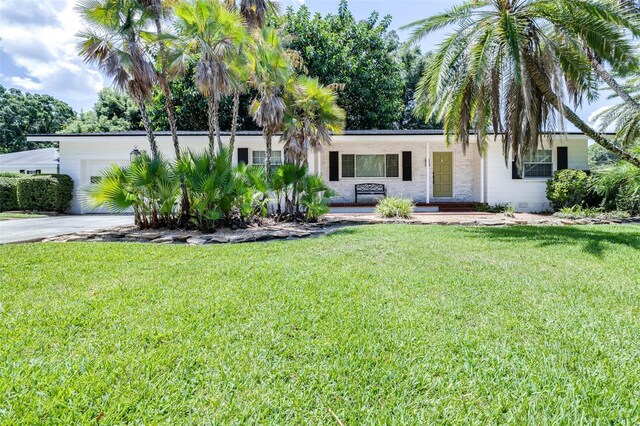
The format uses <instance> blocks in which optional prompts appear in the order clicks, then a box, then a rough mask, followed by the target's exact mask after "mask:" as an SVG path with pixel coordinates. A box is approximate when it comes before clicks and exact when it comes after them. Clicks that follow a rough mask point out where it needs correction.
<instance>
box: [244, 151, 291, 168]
mask: <svg viewBox="0 0 640 426" xmlns="http://www.w3.org/2000/svg"><path fill="white" fill-rule="evenodd" d="M259 152H261V153H264V156H265V157H264V158H265V160H264V161H266V158H267V157H266V155H267V151H266V150H263V149H262V150H261V149H255V150H251V165H252V166H264V162H262V163H255V162H254V153H259ZM276 152H277V153H279V155H278V156H277V157H276V156H274V154H275V153H276ZM274 160H275V161H274ZM282 164H283V161H282V151H271V167H273V166H280V165H282Z"/></svg>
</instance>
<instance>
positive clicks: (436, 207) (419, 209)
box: [329, 202, 480, 213]
mask: <svg viewBox="0 0 640 426" xmlns="http://www.w3.org/2000/svg"><path fill="white" fill-rule="evenodd" d="M478 204H480V203H474V202H459V203H457V202H435V203H429V204H427V203H417V204H416V209H415V212H416V213H437V212H443V213H445V212H446V213H451V212H473V211H476V209H475V207H476V206H477V205H478ZM329 207H330V208H331V213H373V211H374V210H375V207H376V205H375V203H358V204H354V203H332V204H330V205H329Z"/></svg>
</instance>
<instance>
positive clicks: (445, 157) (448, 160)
mask: <svg viewBox="0 0 640 426" xmlns="http://www.w3.org/2000/svg"><path fill="white" fill-rule="evenodd" d="M433 196H434V197H443V198H446V197H453V154H452V153H451V152H434V153H433Z"/></svg>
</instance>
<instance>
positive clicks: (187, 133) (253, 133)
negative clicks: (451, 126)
mask: <svg viewBox="0 0 640 426" xmlns="http://www.w3.org/2000/svg"><path fill="white" fill-rule="evenodd" d="M154 134H155V135H156V136H171V132H169V131H160V132H154ZM545 134H553V135H571V136H586V135H585V134H584V133H582V132H549V133H545ZM601 134H602V135H605V136H614V135H615V133H601ZM146 135H147V134H146V132H144V131H127V132H102V133H40V134H29V135H27V138H30V139H32V140H34V139H35V138H38V137H44V138H55V137H60V138H76V137H85V138H86V137H125V136H138V137H139V136H146ZM208 135H209V132H208V131H178V136H208ZM220 135H221V136H231V132H227V131H225V132H220ZM236 135H237V136H262V132H261V131H259V130H251V131H239V132H236ZM444 135H445V133H444V131H443V130H437V129H434V130H432V129H419V130H346V131H344V132H343V133H341V134H334V136H444Z"/></svg>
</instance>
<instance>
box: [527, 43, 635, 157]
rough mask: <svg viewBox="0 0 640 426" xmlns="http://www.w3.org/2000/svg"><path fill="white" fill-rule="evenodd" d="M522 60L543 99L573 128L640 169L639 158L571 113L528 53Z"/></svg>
mask: <svg viewBox="0 0 640 426" xmlns="http://www.w3.org/2000/svg"><path fill="white" fill-rule="evenodd" d="M523 58H524V62H525V67H526V69H527V71H528V72H529V75H530V76H531V79H532V80H533V82H534V83H535V85H536V86H538V89H540V91H541V92H542V93H543V94H544V96H545V98H547V99H548V100H549V101H550V102H551V103H552V104H553V106H554V107H555V109H556V110H558V111H563V112H564V115H565V117H566V118H567V120H569V121H570V122H571V123H572V124H573V125H574V126H576V127H577V128H578V129H580V130H581V131H582V132H583V133H584V134H585V135H587V136H589V137H590V138H591V139H593V140H594V141H595V142H596V143H597V144H598V145H601V146H602V147H603V148H605V149H607V150H609V151H611V152H613V153H614V154H616V155H617V156H618V157H619V158H621V159H623V160H626V161H628V162H629V163H631V164H633V165H634V166H636V167H640V158H638V157H636V156H634V155H633V154H631V153H630V152H628V151H625V150H624V149H622V148H620V147H619V146H617V145H616V144H614V143H613V142H611V141H610V140H608V139H607V138H605V137H604V136H603V135H602V134H600V133H599V132H597V131H596V130H594V129H593V128H591V127H590V126H589V125H588V124H587V123H585V122H584V121H583V120H582V119H581V118H580V117H578V114H576V113H575V112H573V110H571V109H570V108H569V107H568V106H567V105H565V103H564V102H563V101H562V99H560V97H559V96H558V95H556V94H555V93H554V91H553V89H552V88H551V84H550V83H549V81H548V80H547V78H546V77H545V75H544V74H543V73H542V71H541V70H540V68H538V64H536V62H535V61H534V59H533V58H532V57H531V55H530V54H529V53H528V52H523Z"/></svg>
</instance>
